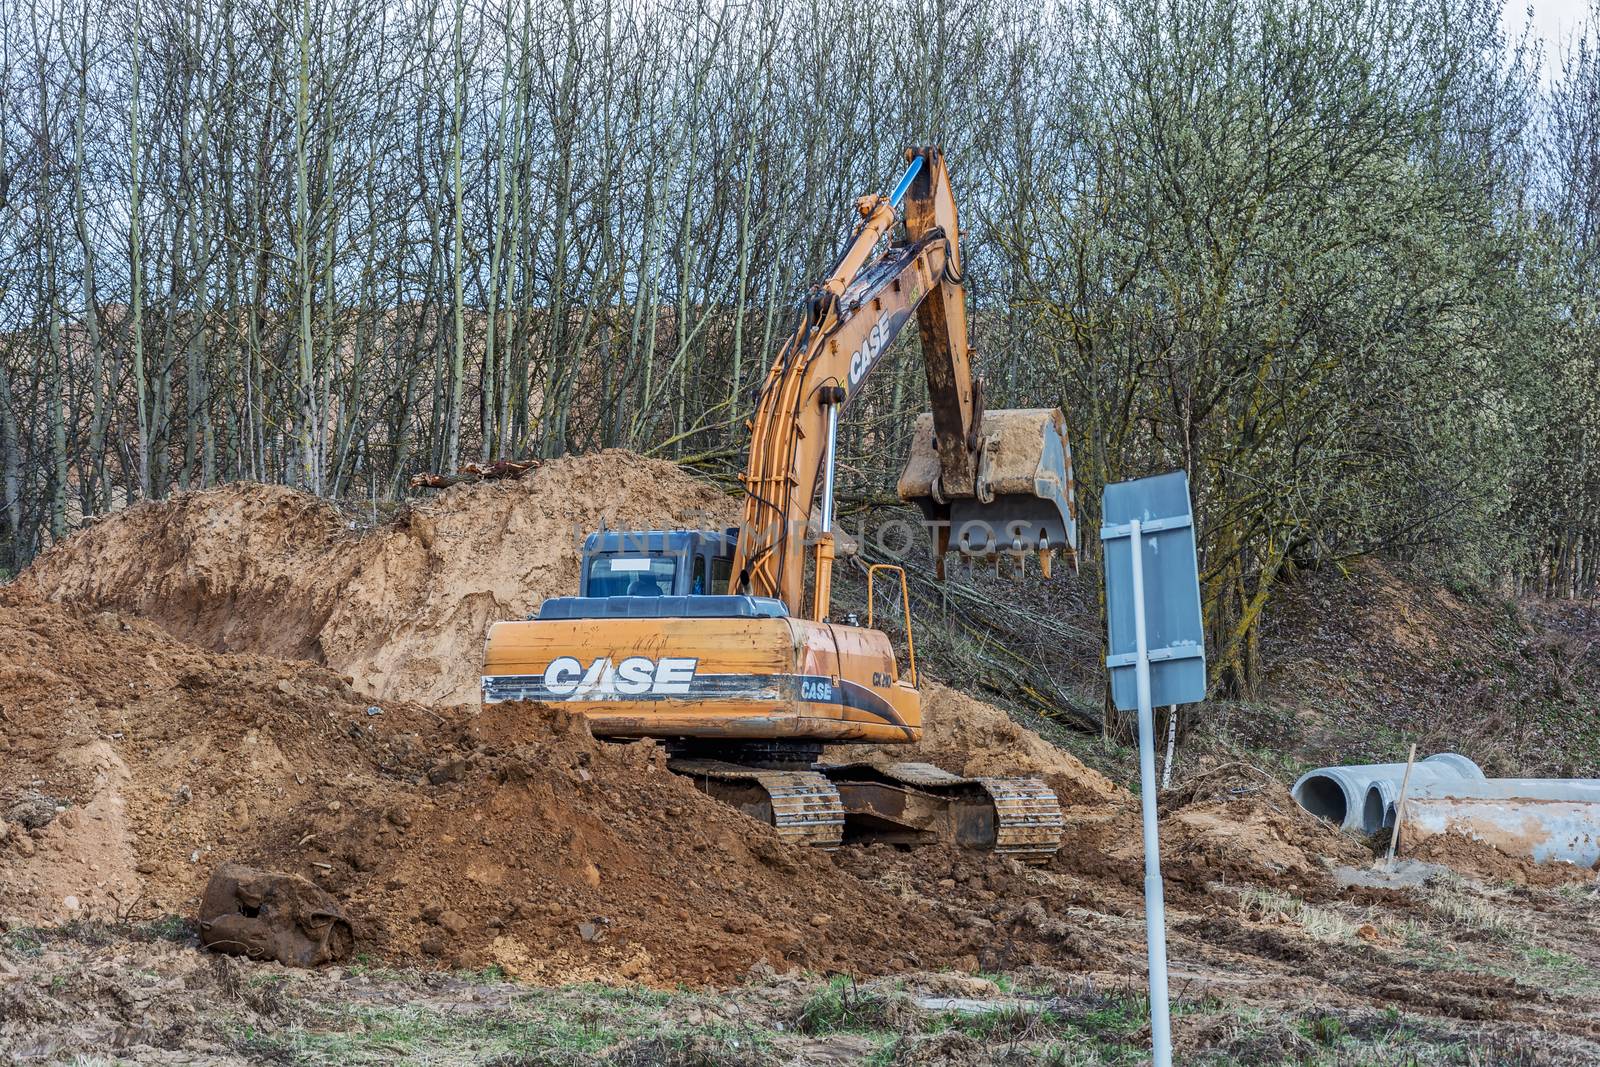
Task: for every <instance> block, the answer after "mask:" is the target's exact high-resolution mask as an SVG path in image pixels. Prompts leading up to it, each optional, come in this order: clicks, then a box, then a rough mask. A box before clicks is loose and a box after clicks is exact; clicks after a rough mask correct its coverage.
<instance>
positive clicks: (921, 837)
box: [483, 148, 1077, 861]
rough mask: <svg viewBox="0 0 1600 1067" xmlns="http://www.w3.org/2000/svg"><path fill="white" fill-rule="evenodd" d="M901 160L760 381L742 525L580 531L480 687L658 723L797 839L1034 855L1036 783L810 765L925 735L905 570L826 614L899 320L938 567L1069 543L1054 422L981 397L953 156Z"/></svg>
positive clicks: (607, 731) (1040, 828)
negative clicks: (841, 484)
mask: <svg viewBox="0 0 1600 1067" xmlns="http://www.w3.org/2000/svg"><path fill="white" fill-rule="evenodd" d="M906 161H907V164H908V166H907V169H906V171H905V174H904V176H903V177H902V178H901V179H900V181H899V182H898V183H897V184H896V186H895V187H894V190H893V191H892V192H891V193H889V194H888V195H883V194H875V195H868V196H863V197H861V198H860V199H858V200H857V202H856V211H857V213H858V215H859V219H858V221H857V223H856V226H855V230H854V234H853V236H852V238H851V240H850V243H849V245H848V246H847V247H846V249H845V250H844V252H843V254H841V255H840V256H839V258H838V260H837V261H836V262H835V263H834V265H833V267H832V269H831V270H830V271H829V273H828V276H827V277H826V278H825V279H824V280H823V281H822V282H821V284H820V285H818V286H817V287H816V288H815V289H814V290H812V292H811V294H810V295H809V296H808V298H807V299H806V301H805V305H804V309H803V311H802V314H801V320H800V323H799V325H798V326H797V328H796V330H795V332H794V334H793V335H792V336H791V337H790V338H789V339H788V341H787V343H786V344H784V346H783V347H782V349H781V350H780V352H779V353H778V356H777V359H776V361H775V362H774V363H773V365H772V369H771V371H770V372H769V373H768V375H767V378H766V381H765V384H764V386H763V388H762V390H761V394H760V400H759V403H758V405H757V409H756V413H755V417H754V419H753V421H752V423H751V425H750V430H751V441H750V455H749V459H748V464H747V467H746V470H745V473H744V475H743V478H742V481H743V484H744V489H745V494H746V496H745V502H744V512H743V518H742V521H741V524H740V526H739V527H738V528H737V529H735V530H725V531H721V530H709V531H708V530H652V531H629V530H601V531H598V532H596V533H593V534H591V535H589V537H588V538H587V540H586V542H585V545H584V551H583V562H582V569H581V572H580V578H579V587H578V595H577V596H564V597H552V598H549V599H547V600H545V601H544V602H543V604H541V605H540V607H539V611H538V615H537V617H536V618H531V619H529V620H527V621H522V622H501V623H496V624H495V625H494V626H493V627H492V628H491V630H490V632H489V638H488V642H487V649H486V654H485V665H484V670H483V700H484V704H485V705H490V704H496V703H501V702H509V701H519V700H530V701H539V702H545V703H551V704H559V705H561V706H563V707H565V708H567V709H569V710H571V711H574V712H577V713H580V714H582V715H583V716H585V717H586V718H587V720H588V722H589V725H590V727H591V729H592V731H593V733H594V734H595V735H596V736H597V737H602V738H615V739H632V738H644V737H650V738H658V739H661V740H662V741H663V742H664V743H665V744H666V745H667V746H668V751H669V755H670V761H669V765H670V766H671V767H672V769H673V770H674V771H676V772H678V773H680V774H684V775H688V776H691V777H692V778H693V779H694V780H695V781H696V783H697V784H698V785H699V786H700V787H701V788H702V789H704V790H705V791H706V792H708V793H710V794H712V795H713V796H716V797H719V798H721V799H723V800H725V801H727V802H728V803H730V804H733V805H735V806H736V807H738V808H739V809H740V810H742V811H744V812H746V813H747V814H749V815H751V816H753V817H755V818H758V819H761V820H763V821H765V822H768V823H770V824H772V825H773V826H775V827H776V828H777V829H778V832H779V833H780V834H782V835H783V836H784V837H786V838H788V839H790V840H792V841H796V842H805V843H810V844H814V845H818V846H821V847H824V848H835V847H838V846H839V845H840V844H841V843H842V842H843V841H845V840H852V841H853V840H862V839H865V840H874V841H888V842H893V843H897V844H904V845H917V844H922V843H927V842H931V841H951V842H955V843H957V844H960V845H963V846H968V847H974V848H986V849H993V850H994V851H997V852H1003V853H1009V854H1012V855H1015V856H1016V857H1017V858H1018V859H1021V860H1024V861H1042V860H1043V859H1044V858H1047V857H1048V856H1049V855H1051V854H1052V853H1053V852H1055V850H1056V848H1057V846H1058V843H1059V838H1060V831H1061V810H1060V806H1059V804H1058V802H1057V800H1056V797H1055V795H1054V793H1052V792H1051V790H1050V789H1049V787H1048V786H1047V785H1045V783H1044V782H1042V781H1039V780H1036V779H1030V778H965V777H962V776H960V775H956V774H952V773H949V772H947V771H944V770H941V769H940V768H938V767H935V766H932V765H930V764H926V763H911V762H902V763H890V764H872V765H869V764H865V763H847V764H841V763H827V762H824V761H823V760H822V755H823V746H825V745H831V744H875V745H899V744H910V743H914V742H916V741H917V740H919V739H920V737H921V734H922V712H921V701H920V697H919V694H918V691H917V676H916V651H915V647H914V645H913V642H912V636H911V616H910V596H909V591H908V589H907V587H906V577H905V573H904V571H903V570H902V569H901V568H900V567H898V566H894V565H889V564H874V565H872V566H870V567H868V568H866V570H867V582H868V597H867V600H868V617H867V619H866V620H865V625H862V624H861V623H862V620H860V619H858V618H857V617H855V616H854V615H853V614H851V615H846V616H844V617H843V618H839V619H835V618H833V617H832V615H831V609H830V599H831V589H832V577H833V565H834V559H835V556H836V554H837V552H838V547H839V539H838V538H837V532H836V530H835V523H834V467H835V455H834V453H835V448H836V444H837V440H838V427H839V418H840V415H841V413H842V412H843V411H844V410H845V409H846V408H847V407H848V406H849V405H850V402H851V401H852V400H854V399H855V397H856V396H857V395H858V394H859V393H860V391H861V390H862V388H863V386H864V385H865V383H866V380H867V377H868V375H870V374H871V373H872V371H873V369H874V368H875V367H876V366H877V365H878V363H879V361H880V359H881V358H882V357H883V355H884V353H886V352H887V351H888V350H889V348H890V346H891V345H892V344H893V343H894V340H895V338H896V337H897V336H898V335H899V333H900V331H901V329H902V328H903V327H904V326H905V325H906V323H907V322H908V321H909V320H910V319H911V317H912V315H913V314H915V315H916V317H917V326H918V332H919V333H920V335H921V341H922V354H923V359H924V362H925V364H926V367H927V379H928V393H929V396H930V399H931V401H932V404H931V406H932V409H933V410H932V411H931V412H930V413H927V414H923V415H922V416H920V417H919V419H918V421H917V423H916V427H915V431H914V437H913V442H912V449H911V456H910V460H909V462H908V464H907V466H906V468H905V470H904V473H903V474H902V475H901V477H900V482H899V486H898V491H899V495H900V497H901V499H903V500H906V501H910V502H915V503H916V504H918V505H919V507H920V508H921V510H922V512H923V515H924V516H925V519H926V522H927V524H928V525H929V526H930V528H931V530H932V533H933V549H934V552H933V555H934V560H935V566H936V569H937V571H938V573H939V576H940V577H941V578H942V577H943V567H944V557H945V555H946V553H947V552H948V551H950V550H951V549H952V548H954V550H955V551H957V552H960V553H962V554H964V555H965V556H967V557H969V558H975V559H980V560H990V559H994V560H998V558H999V557H1000V556H1002V555H1005V554H1010V555H1012V556H1014V557H1015V558H1016V559H1017V561H1018V563H1023V562H1024V561H1025V559H1026V557H1028V556H1034V557H1036V558H1037V559H1038V560H1039V561H1040V569H1041V571H1042V573H1043V574H1044V576H1046V577H1048V576H1049V573H1050V565H1051V561H1052V558H1053V557H1054V556H1055V555H1056V554H1057V553H1061V554H1063V555H1064V556H1066V557H1068V558H1070V559H1073V560H1074V561H1075V559H1076V555H1075V553H1076V545H1077V530H1076V512H1075V504H1074V499H1073V485H1072V468H1071V452H1070V449H1069V447H1068V444H1067V436H1066V424H1065V420H1064V419H1063V417H1062V414H1061V412H1060V411H1059V410H1056V409H1036V410H996V411H985V410H984V405H983V389H982V384H981V382H980V381H979V380H977V379H976V378H974V377H973V373H972V366H971V361H972V352H971V350H970V348H969V346H968V340H967V319H966V294H965V290H964V288H963V286H962V270H961V252H960V230H959V227H958V224H957V217H956V205H955V199H954V196H953V194H952V191H951V187H950V178H949V174H948V172H947V170H946V167H945V162H944V159H943V157H942V155H941V154H940V153H939V152H938V150H937V149H933V148H916V149H908V150H907V151H906ZM880 246H883V247H882V248H881V249H880ZM896 580H897V581H898V590H894V591H896V592H898V594H899V596H898V600H899V604H900V608H901V610H902V612H903V613H904V616H905V617H904V625H905V633H906V663H905V669H904V670H902V668H901V664H900V663H899V661H898V660H897V659H896V656H895V650H894V648H893V647H892V644H891V641H890V639H889V637H888V635H887V634H885V633H884V632H883V631H881V630H878V629H874V628H873V622H874V619H873V617H872V613H873V608H872V604H873V602H874V600H875V596H874V594H875V592H876V589H875V588H874V586H875V583H878V582H880V581H890V582H894V581H896ZM808 585H809V591H810V596H809V598H808V597H807V595H806V594H807V587H808Z"/></svg>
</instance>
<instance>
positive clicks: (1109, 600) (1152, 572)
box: [1100, 471, 1206, 711]
mask: <svg viewBox="0 0 1600 1067" xmlns="http://www.w3.org/2000/svg"><path fill="white" fill-rule="evenodd" d="M1104 509H1105V510H1104V518H1103V519H1102V526H1101V528H1100V540H1101V541H1102V542H1104V545H1105V564H1106V628H1107V630H1108V632H1109V634H1110V638H1111V647H1110V654H1109V655H1107V656H1106V666H1107V667H1108V668H1110V671H1111V697H1112V700H1113V701H1114V702H1115V703H1116V705H1117V708H1118V710H1120V711H1134V710H1136V709H1137V708H1138V707H1139V699H1138V692H1137V680H1136V673H1137V672H1136V666H1137V661H1138V638H1137V634H1136V627H1135V618H1134V615H1135V613H1134V597H1133V590H1134V573H1133V540H1134V538H1133V525H1132V524H1133V521H1134V520H1136V519H1137V520H1138V522H1139V543H1140V547H1141V558H1142V560H1143V564H1144V567H1143V575H1142V578H1143V581H1142V585H1143V586H1144V597H1143V599H1144V627H1145V642H1146V646H1147V648H1148V649H1149V660H1150V703H1151V704H1153V705H1156V706H1158V707H1159V706H1160V705H1163V704H1192V703H1196V702H1198V701H1201V700H1204V699H1205V695H1206V645H1205V631H1204V630H1203V629H1202V624H1201V621H1200V576H1199V571H1198V569H1197V567H1196V556H1195V546H1194V517H1193V515H1192V513H1191V511H1190V509H1189V476H1188V475H1187V474H1185V473H1184V472H1183V471H1173V472H1172V473H1171V474H1159V475H1156V476H1155V477H1153V478H1140V479H1138V480H1137V481H1132V482H1119V483H1117V484H1116V485H1108V486H1106V492H1105V502H1104Z"/></svg>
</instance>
